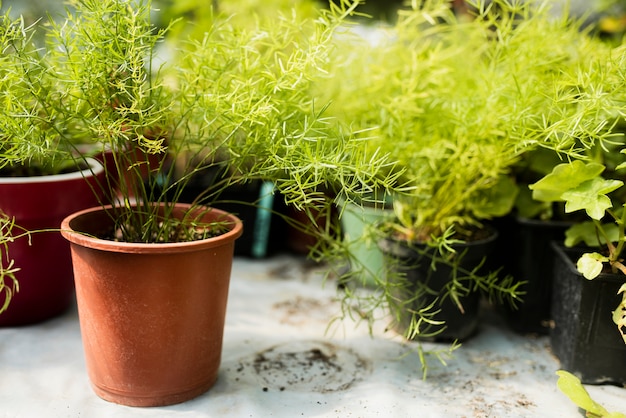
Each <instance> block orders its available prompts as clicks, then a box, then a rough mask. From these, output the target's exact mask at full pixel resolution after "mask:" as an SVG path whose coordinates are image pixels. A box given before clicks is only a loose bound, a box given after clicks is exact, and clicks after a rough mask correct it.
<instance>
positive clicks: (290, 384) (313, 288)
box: [0, 256, 626, 418]
mask: <svg viewBox="0 0 626 418" xmlns="http://www.w3.org/2000/svg"><path fill="white" fill-rule="evenodd" d="M310 267H311V266H310V265H309V264H307V263H305V262H304V261H303V260H301V259H294V258H291V257H286V256H280V257H274V258H271V259H269V260H265V261H255V260H248V259H242V258H238V259H236V260H235V264H234V268H233V275H232V281H231V292H230V299H229V309H228V316H227V325H226V330H225V341H224V352H223V359H222V366H221V371H220V377H219V380H218V382H217V384H216V385H215V386H214V387H213V388H212V389H211V390H210V391H209V392H207V393H205V394H204V395H202V396H200V397H198V398H196V399H194V400H192V401H189V402H186V403H183V404H179V405H173V406H169V407H162V408H130V407H124V406H119V405H115V404H111V403H108V402H106V401H103V400H101V399H100V398H98V397H97V396H96V395H94V393H93V392H92V391H91V389H90V386H89V381H88V378H87V375H86V372H85V366H84V360H83V351H82V345H81V340H80V330H79V325H78V318H77V315H76V312H75V310H74V311H71V312H68V313H67V314H65V315H64V316H62V317H60V318H57V319H53V320H51V321H48V322H46V323H43V324H39V325H35V326H30V327H24V328H6V329H0V417H11V418H15V417H36V418H41V417H89V418H96V417H151V416H154V417H163V416H168V417H170V416H171V417H237V418H239V417H284V418H293V417H394V418H395V417H420V418H424V417H446V418H448V417H551V418H556V417H578V416H582V415H581V414H580V413H579V412H578V411H577V408H576V407H575V406H574V405H573V404H572V403H570V401H569V400H568V399H567V398H566V397H565V396H564V395H562V394H561V393H560V392H559V391H558V390H557V388H556V375H555V374H554V372H555V371H556V370H557V369H558V367H559V365H558V362H557V360H556V359H555V358H554V357H553V356H552V355H551V354H550V350H549V343H548V340H547V338H546V337H541V338H530V337H521V336H518V335H515V334H513V333H512V332H510V331H508V330H507V329H506V328H504V327H503V326H502V325H500V324H499V322H498V321H497V319H494V318H493V317H492V316H490V315H487V316H486V317H485V318H484V321H483V325H482V326H481V329H480V332H479V334H478V335H477V336H476V337H474V338H473V339H471V340H470V341H468V342H466V343H465V344H464V345H463V346H462V347H461V348H460V349H459V350H457V351H456V352H455V356H454V358H453V359H451V360H450V361H449V363H448V366H447V367H444V366H441V365H438V364H434V363H433V364H432V365H431V370H430V373H429V376H428V378H427V380H425V381H424V380H422V378H421V371H420V365H419V363H418V361H417V359H416V357H415V356H413V355H408V356H403V355H404V354H406V353H407V352H408V351H409V350H410V348H411V346H412V345H411V344H406V343H404V342H403V341H402V339H401V338H399V337H398V336H396V335H392V334H391V333H383V332H382V325H383V324H381V329H378V330H376V331H375V334H376V335H375V337H370V336H369V335H368V332H367V329H366V327H364V326H360V327H357V328H355V326H354V324H353V323H351V322H346V321H344V322H342V323H339V324H336V325H335V326H334V327H332V328H331V329H330V331H328V332H327V327H328V324H329V321H330V320H331V319H332V318H333V317H334V316H335V315H337V314H338V313H339V304H338V302H337V301H336V295H337V291H336V289H335V283H333V282H327V283H326V284H323V283H322V280H321V278H320V276H319V275H318V274H316V273H315V272H314V270H312V269H311V268H310ZM429 347H434V348H436V347H437V346H436V345H432V344H431V345H429ZM625 367H626V365H625ZM588 388H589V390H590V392H591V393H592V395H593V396H594V397H595V398H596V400H597V401H598V402H600V403H602V404H603V405H605V406H606V407H607V408H608V409H609V410H613V411H616V410H619V411H621V412H626V389H623V388H618V387H614V386H595V387H588Z"/></svg>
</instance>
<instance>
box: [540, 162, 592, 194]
mask: <svg viewBox="0 0 626 418" xmlns="http://www.w3.org/2000/svg"><path fill="white" fill-rule="evenodd" d="M603 171H604V166H603V165H602V164H598V163H584V162H582V161H578V160H576V161H572V162H570V163H564V164H559V165H557V166H555V167H554V169H553V170H552V172H551V173H550V174H548V175H547V176H545V177H543V178H542V179H541V180H539V181H538V182H536V183H534V184H531V185H530V186H528V187H529V188H530V189H531V190H532V191H533V199H536V200H539V201H542V202H556V201H560V200H562V198H561V196H562V195H563V193H565V192H568V191H570V190H572V189H575V188H576V187H577V186H578V185H580V184H581V183H583V182H585V181H588V180H591V179H593V178H595V177H597V176H599V175H600V174H602V172H603Z"/></svg>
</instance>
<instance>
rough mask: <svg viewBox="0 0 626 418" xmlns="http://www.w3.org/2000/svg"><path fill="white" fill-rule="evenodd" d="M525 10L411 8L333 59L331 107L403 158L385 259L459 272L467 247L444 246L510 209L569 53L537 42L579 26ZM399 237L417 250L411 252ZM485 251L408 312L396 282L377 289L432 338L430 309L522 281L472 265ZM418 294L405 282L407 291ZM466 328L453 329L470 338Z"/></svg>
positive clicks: (366, 137)
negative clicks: (516, 173)
mask: <svg viewBox="0 0 626 418" xmlns="http://www.w3.org/2000/svg"><path fill="white" fill-rule="evenodd" d="M481 5H482V6H481ZM495 9H498V10H500V11H501V13H500V14H496V13H495V12H494V10H495ZM513 9H515V10H513ZM531 10H532V9H531V8H530V6H528V5H527V6H524V7H522V6H520V5H515V6H513V5H510V4H509V5H507V4H505V2H494V4H493V5H491V6H487V5H486V4H482V3H478V2H477V4H476V9H475V10H474V15H473V19H472V20H470V21H467V20H466V16H463V17H458V16H456V15H455V14H454V13H453V11H452V10H451V9H450V7H449V4H444V2H442V3H441V4H439V3H437V4H434V3H432V4H431V3H429V4H428V5H420V6H418V7H415V6H414V8H413V9H412V10H407V11H401V12H399V18H398V20H397V22H396V23H395V24H394V25H392V26H389V27H383V28H378V29H376V32H375V33H374V34H373V35H372V36H368V38H367V39H366V41H363V42H362V44H361V47H360V48H359V49H358V50H355V51H363V50H365V51H366V53H364V54H360V53H357V52H354V53H352V54H350V55H349V60H347V62H346V59H345V57H342V58H343V59H344V60H343V61H340V60H338V62H337V67H336V68H337V73H338V74H339V76H338V77H336V79H337V80H340V82H339V83H337V85H336V86H333V87H335V88H330V89H328V95H329V96H332V97H333V104H332V106H331V108H330V110H331V111H332V112H333V114H335V115H337V117H339V118H342V117H344V118H345V120H346V123H350V124H351V126H354V127H355V128H356V129H357V132H361V133H362V134H361V137H362V139H363V144H364V149H365V151H364V152H366V153H369V154H370V155H377V153H380V154H383V155H389V156H390V159H391V160H393V161H397V162H399V164H398V165H397V166H396V169H397V172H396V174H397V183H396V187H395V191H396V193H395V194H394V195H393V199H394V209H395V213H396V217H395V221H394V222H387V223H386V224H385V225H384V226H383V229H384V230H385V233H388V234H389V236H392V237H395V238H396V240H394V241H393V244H391V243H388V244H384V246H385V247H386V248H387V249H389V250H390V251H393V250H392V248H397V249H398V251H394V252H395V253H396V254H395V255H394V258H395V263H392V264H396V265H397V264H398V262H397V261H398V260H397V258H398V257H400V258H402V259H403V260H402V261H404V262H406V263H409V264H411V263H413V264H415V263H416V262H417V261H416V260H417V259H418V258H421V257H422V256H423V257H424V258H423V259H422V260H421V261H419V263H420V264H422V265H423V266H424V268H425V270H427V271H431V272H432V271H433V270H443V269H444V268H443V266H441V267H440V268H438V267H437V266H436V265H434V264H432V263H431V262H430V261H428V260H434V259H436V260H437V262H436V263H435V264H437V263H448V264H450V265H452V266H455V265H456V267H453V271H460V270H458V267H459V265H458V262H459V258H462V257H461V255H462V253H463V251H464V250H463V249H460V248H459V249H454V248H453V246H452V244H455V245H456V244H460V241H465V242H466V243H469V242H470V241H471V240H472V234H473V233H474V232H484V231H485V229H484V228H483V227H484V226H486V223H488V221H489V220H490V219H493V218H495V217H500V216H504V215H506V214H508V213H509V212H510V211H511V209H512V208H513V203H514V202H515V199H516V194H517V189H516V187H515V184H514V182H513V173H512V167H513V166H514V164H516V163H517V162H518V161H519V159H520V158H521V156H522V155H524V154H525V153H526V152H529V151H530V150H533V149H535V148H537V147H539V146H549V144H550V142H549V141H548V140H549V138H548V140H546V139H544V138H543V137H542V132H541V125H542V121H541V118H542V114H543V113H542V112H543V110H544V109H545V108H546V107H547V104H548V103H549V102H550V98H549V97H548V96H547V95H546V94H545V89H546V88H547V86H549V85H551V82H552V81H553V79H554V77H556V74H558V71H559V70H558V67H557V68H555V69H552V66H554V65H555V63H559V62H560V61H564V62H565V61H567V59H568V55H566V54H563V53H561V52H559V51H558V50H557V48H554V49H548V50H547V51H546V55H545V60H542V59H541V58H540V57H538V56H537V55H538V54H537V50H538V49H540V48H543V47H544V46H545V44H548V38H549V36H554V35H555V32H556V30H557V29H559V30H560V32H556V34H557V37H558V36H561V37H563V38H566V35H568V36H570V38H571V36H572V35H571V34H572V33H574V32H575V28H570V27H568V26H566V25H565V24H563V23H561V25H562V27H561V28H559V26H558V25H557V24H556V23H552V24H550V18H549V17H548V15H547V11H546V10H545V8H544V9H539V10H538V11H537V13H534V12H533V13H531ZM518 12H519V14H520V15H522V16H523V17H524V18H528V20H527V21H526V20H524V19H521V18H519V15H518V14H517V13H518ZM518 22H520V23H519V24H517V23H518ZM548 29H550V30H551V31H548ZM547 33H550V35H547ZM493 34H498V37H495V36H492V35H493ZM540 35H541V36H540ZM372 39H373V40H374V41H373V42H372V41H371V40H372ZM350 42H352V41H350ZM548 45H549V44H548ZM531 57H532V58H531ZM357 74H358V77H357ZM355 97H358V98H359V99H358V100H357V99H355ZM348 121H349V122H348ZM483 238H484V235H483ZM407 246H408V247H412V248H413V249H414V250H416V251H417V252H415V251H413V252H414V253H415V254H413V256H411V257H408V253H407V251H405V250H406V248H405V247H407ZM400 248H403V250H402V251H400ZM400 252H402V253H403V254H405V255H402V256H400V255H399V253H400ZM420 253H421V255H420ZM481 260H482V257H479V258H478V263H476V260H474V263H472V264H470V265H466V266H465V267H464V268H463V270H462V273H458V277H459V278H461V276H462V278H463V280H466V282H465V283H464V284H462V285H461V284H460V283H459V280H457V281H454V280H453V281H452V282H451V283H456V284H453V285H444V289H443V290H442V289H440V288H436V287H435V288H433V289H424V291H425V292H426V293H430V294H433V295H435V298H434V299H431V301H430V302H424V299H422V298H418V297H415V299H417V300H420V301H421V302H420V304H418V305H419V306H418V307H412V308H410V309H408V310H407V309H405V308H406V307H407V306H409V305H410V303H408V302H407V303H405V302H403V300H404V299H400V298H398V297H397V293H396V294H395V295H394V294H393V293H394V292H391V291H390V289H393V288H398V287H401V284H400V283H394V282H393V281H392V280H386V279H385V277H384V276H381V277H379V280H378V282H379V285H380V286H381V287H382V288H383V289H385V290H383V292H382V294H383V295H387V296H388V297H390V298H389V301H388V302H387V303H388V304H390V305H393V306H395V307H397V308H398V309H394V310H395V314H396V315H397V318H396V319H397V320H398V322H401V323H403V324H404V326H402V327H401V328H402V329H403V331H405V332H406V334H405V335H407V336H413V337H416V336H419V335H420V334H423V335H424V336H432V331H433V329H434V328H441V327H442V324H441V322H438V323H437V324H433V318H434V317H436V315H433V312H435V311H438V309H439V305H438V304H439V303H440V302H441V301H442V300H446V299H447V300H448V301H452V302H453V303H452V305H453V306H454V309H455V310H456V311H458V307H459V306H463V309H465V310H467V312H468V314H467V315H464V316H465V317H469V316H470V315H469V311H470V309H469V305H473V306H474V307H476V306H477V301H476V299H474V301H473V302H469V301H468V302H467V303H465V304H464V303H463V301H462V298H463V297H466V296H468V293H473V292H472V291H475V290H478V289H479V288H481V287H484V288H485V289H487V288H490V289H492V290H494V289H496V288H497V289H498V290H501V291H503V292H504V293H507V292H509V293H508V295H509V296H512V295H513V294H515V292H514V290H515V289H518V284H513V283H512V282H511V281H508V279H507V280H505V281H504V282H499V281H498V280H497V279H496V277H495V276H496V275H495V274H489V273H486V274H479V270H478V268H479V266H481V265H483V266H485V267H486V264H484V263H481V262H480V261H481ZM400 264H402V263H400ZM455 269H456V270H455ZM496 269H497V264H496V267H495V268H492V270H493V271H494V272H495V270H496ZM406 274H407V273H406V272H405V271H399V272H395V273H393V274H392V276H396V277H398V276H399V277H401V276H405V275H406ZM481 277H482V279H481ZM404 284H405V285H407V284H406V283H404ZM455 286H456V287H455ZM498 286H501V287H499V288H498ZM405 287H406V286H405ZM440 290H442V291H441V293H440V292H439V291H440ZM416 292H417V291H416V290H415V289H412V288H410V286H409V289H408V292H407V293H408V294H409V295H413V296H415V294H416ZM350 299H351V298H348V300H349V302H348V304H350V303H351V302H352V301H351V300H350ZM412 299H413V297H412V296H410V297H409V298H408V300H412ZM513 300H516V297H515V296H513ZM378 305H379V304H378ZM465 305H467V307H466V306H465ZM374 306H377V304H374ZM426 307H430V308H431V309H430V311H431V312H430V313H429V314H428V315H425V313H426V311H428V310H427V309H422V308H426ZM472 310H475V309H472ZM420 315H421V317H420ZM407 316H408V317H409V318H408V319H406V318H407ZM401 317H404V318H405V319H404V320H403V319H401ZM475 322H476V320H475V319H471V320H470V323H473V324H475ZM407 323H410V324H413V325H412V326H409V327H406V326H405V325H406V324H407ZM433 325H436V326H433ZM419 327H423V328H419ZM428 327H430V329H429V330H428V331H427V330H426V328H428ZM473 328H474V326H469V327H468V331H466V332H463V333H461V334H457V335H456V337H458V338H465V337H467V336H468V335H470V334H471V332H472V331H473ZM447 338H452V339H454V338H455V337H454V336H448V337H447Z"/></svg>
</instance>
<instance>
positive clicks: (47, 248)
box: [0, 159, 106, 327]
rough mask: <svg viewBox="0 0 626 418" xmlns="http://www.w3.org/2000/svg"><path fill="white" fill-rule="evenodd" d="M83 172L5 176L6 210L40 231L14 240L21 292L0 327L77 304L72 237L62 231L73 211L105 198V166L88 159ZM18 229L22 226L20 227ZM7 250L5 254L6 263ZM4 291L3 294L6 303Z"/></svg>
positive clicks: (0, 196) (0, 185)
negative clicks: (68, 241)
mask: <svg viewBox="0 0 626 418" xmlns="http://www.w3.org/2000/svg"><path fill="white" fill-rule="evenodd" d="M87 162H88V163H89V165H90V167H89V168H88V169H86V170H83V171H76V172H72V173H66V174H56V175H50V176H36V177H6V178H0V210H1V211H3V212H4V213H5V214H7V215H8V216H10V217H11V218H13V219H14V220H15V224H16V225H19V227H21V228H24V229H26V230H29V231H41V230H48V231H47V232H37V233H34V234H32V235H31V236H30V237H26V236H25V237H22V238H18V239H16V240H14V241H13V242H10V243H9V244H8V255H9V257H10V258H12V259H13V260H14V261H15V266H16V267H19V268H20V270H19V271H18V272H17V273H16V278H17V280H18V282H19V292H17V293H16V294H14V295H13V297H12V298H11V301H10V303H9V306H8V308H7V310H6V311H5V312H3V313H2V314H0V326H1V327H7V326H21V325H28V324H32V323H36V322H40V321H44V320H47V319H50V318H53V317H55V316H57V315H60V314H62V313H63V312H65V311H66V310H67V309H68V308H69V307H70V306H71V305H72V304H73V303H74V279H73V277H72V261H71V257H70V248H69V244H68V243H67V241H65V240H64V239H63V237H62V236H61V234H60V233H59V231H58V229H59V225H61V221H62V220H63V219H64V218H65V217H66V216H68V215H69V214H71V213H74V212H76V211H79V210H82V209H85V208H89V207H92V206H95V205H99V204H101V203H102V198H103V196H104V194H103V192H102V191H101V187H102V184H103V183H104V182H106V180H105V179H104V170H103V168H102V165H101V164H100V163H98V162H97V161H95V160H93V159H87ZM15 232H17V233H19V232H20V231H19V230H17V229H16V231H15ZM6 257H7V254H6V253H4V252H3V254H1V255H0V263H2V264H4V263H5V262H6ZM3 302H4V300H2V295H0V305H2V303H3Z"/></svg>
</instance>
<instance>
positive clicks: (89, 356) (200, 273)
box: [63, 204, 243, 406]
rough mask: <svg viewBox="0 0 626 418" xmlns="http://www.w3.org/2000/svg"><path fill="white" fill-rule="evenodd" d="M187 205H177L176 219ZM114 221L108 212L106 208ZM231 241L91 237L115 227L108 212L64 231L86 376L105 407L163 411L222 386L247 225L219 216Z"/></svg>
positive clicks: (81, 217)
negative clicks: (231, 300) (235, 264)
mask: <svg viewBox="0 0 626 418" xmlns="http://www.w3.org/2000/svg"><path fill="white" fill-rule="evenodd" d="M189 208H190V205H185V204H178V205H177V206H176V207H175V209H174V214H175V216H178V217H180V216H183V214H184V213H185V212H187V211H188V210H189ZM105 209H106V210H107V211H109V212H110V211H111V210H112V209H111V208H110V207H106V208H105ZM214 220H223V221H226V222H228V223H229V224H230V225H231V228H230V230H229V231H228V232H226V233H225V234H223V235H221V236H218V237H215V238H209V239H205V240H199V241H192V242H184V243H168V244H133V243H124V242H114V241H108V240H102V239H97V238H93V237H91V236H87V235H85V234H91V235H96V234H97V233H98V232H100V231H102V230H106V229H107V228H109V227H110V226H111V224H112V220H111V214H110V213H107V212H105V210H104V209H102V208H94V209H89V210H85V211H82V212H79V213H76V214H74V215H71V216H69V217H68V218H66V219H65V220H64V221H63V230H64V232H63V235H64V236H65V238H67V239H68V240H69V241H70V242H71V249H72V259H73V264H74V275H75V280H76V298H77V301H78V313H79V319H80V327H81V332H82V339H83V346H84V350H85V357H86V363H87V371H88V374H89V377H90V380H91V383H92V386H93V388H94V391H95V392H96V394H97V395H98V396H100V397H101V398H103V399H105V400H108V401H111V402H115V403H120V404H124V405H129V406H159V405H169V404H174V403H179V402H183V401H186V400H188V399H191V398H194V397H196V396H198V395H200V394H202V393H204V392H206V391H207V390H208V389H209V388H210V387H211V386H213V384H214V383H215V381H216V379H217V372H218V368H219V364H220V360H221V351H222V337H223V330H224V319H225V314H226V300H227V296H228V287H229V282H230V272H231V267H232V257H233V251H234V244H235V240H236V239H237V238H238V237H239V236H240V235H241V233H242V231H243V227H242V224H241V221H240V220H239V219H238V218H236V217H235V216H233V215H230V214H227V213H226V212H223V211H220V210H217V209H212V210H209V211H207V212H206V213H205V214H204V215H203V217H202V221H207V222H210V221H214Z"/></svg>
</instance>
